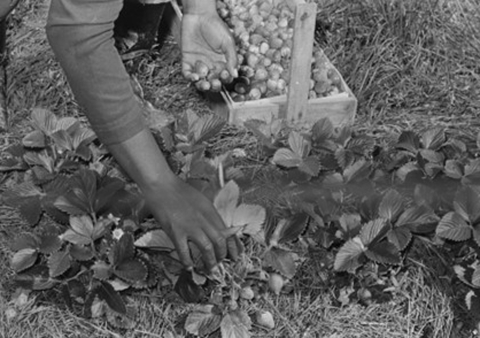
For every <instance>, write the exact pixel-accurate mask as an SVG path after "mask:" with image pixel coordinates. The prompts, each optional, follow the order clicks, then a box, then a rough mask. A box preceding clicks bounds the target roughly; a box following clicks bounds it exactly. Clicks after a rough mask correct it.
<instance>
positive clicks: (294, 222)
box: [278, 213, 309, 243]
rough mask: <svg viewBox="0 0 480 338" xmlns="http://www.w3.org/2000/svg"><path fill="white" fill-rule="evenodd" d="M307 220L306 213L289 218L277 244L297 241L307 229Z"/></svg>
mask: <svg viewBox="0 0 480 338" xmlns="http://www.w3.org/2000/svg"><path fill="white" fill-rule="evenodd" d="M308 220H309V216H308V214H306V213H298V214H296V215H294V216H293V217H291V218H289V219H288V220H287V222H286V223H285V225H284V226H283V228H282V232H281V234H280V238H279V239H278V242H279V243H285V242H287V241H293V240H296V239H298V237H299V236H300V235H301V234H302V233H303V231H304V230H305V228H306V227H307V224H308Z"/></svg>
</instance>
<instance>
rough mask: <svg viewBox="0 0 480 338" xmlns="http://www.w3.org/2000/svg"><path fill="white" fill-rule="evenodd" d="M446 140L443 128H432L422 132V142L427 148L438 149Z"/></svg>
mask: <svg viewBox="0 0 480 338" xmlns="http://www.w3.org/2000/svg"><path fill="white" fill-rule="evenodd" d="M445 141H446V137H445V132H444V131H443V128H440V127H438V128H432V129H429V130H427V131H425V132H423V133H422V144H423V146H424V147H425V148H427V149H432V150H436V149H438V148H440V147H441V146H442V145H443V144H444V143H445Z"/></svg>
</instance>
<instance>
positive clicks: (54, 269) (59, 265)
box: [48, 250, 71, 278]
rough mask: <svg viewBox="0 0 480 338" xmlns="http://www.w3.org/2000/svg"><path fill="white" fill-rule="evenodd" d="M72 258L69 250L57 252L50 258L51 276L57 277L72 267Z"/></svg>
mask: <svg viewBox="0 0 480 338" xmlns="http://www.w3.org/2000/svg"><path fill="white" fill-rule="evenodd" d="M70 266H71V258H70V255H69V253H68V250H62V251H58V252H55V253H53V254H51V255H50V257H49V258H48V269H49V272H50V277H52V278H55V277H58V276H60V275H62V274H63V273H64V272H65V271H67V270H68V269H70Z"/></svg>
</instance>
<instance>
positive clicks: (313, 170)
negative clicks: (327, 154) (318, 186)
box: [298, 156, 321, 176]
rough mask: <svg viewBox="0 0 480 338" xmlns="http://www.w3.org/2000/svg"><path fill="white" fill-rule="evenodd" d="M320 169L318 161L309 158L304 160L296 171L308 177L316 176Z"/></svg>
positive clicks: (312, 157)
mask: <svg viewBox="0 0 480 338" xmlns="http://www.w3.org/2000/svg"><path fill="white" fill-rule="evenodd" d="M320 168H321V165H320V161H319V160H318V158H316V157H314V156H309V157H307V158H305V159H304V160H303V161H302V162H301V163H300V164H299V166H298V169H299V170H300V171H303V172H304V173H307V174H308V175H310V176H317V175H318V172H319V171H320Z"/></svg>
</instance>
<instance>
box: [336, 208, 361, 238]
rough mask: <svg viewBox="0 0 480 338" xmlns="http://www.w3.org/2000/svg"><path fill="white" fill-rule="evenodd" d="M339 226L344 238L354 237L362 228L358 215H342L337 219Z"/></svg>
mask: <svg viewBox="0 0 480 338" xmlns="http://www.w3.org/2000/svg"><path fill="white" fill-rule="evenodd" d="M338 221H339V223H340V226H341V228H342V230H343V232H344V233H345V235H346V238H353V237H355V236H356V235H357V234H358V233H359V232H360V229H361V227H362V223H361V222H362V219H361V217H360V215H359V214H346V213H344V214H342V216H340V218H339V220H338Z"/></svg>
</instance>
